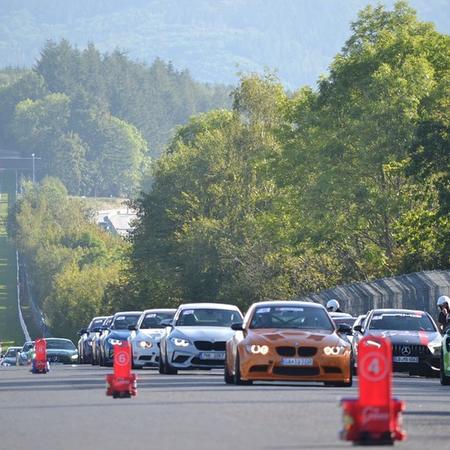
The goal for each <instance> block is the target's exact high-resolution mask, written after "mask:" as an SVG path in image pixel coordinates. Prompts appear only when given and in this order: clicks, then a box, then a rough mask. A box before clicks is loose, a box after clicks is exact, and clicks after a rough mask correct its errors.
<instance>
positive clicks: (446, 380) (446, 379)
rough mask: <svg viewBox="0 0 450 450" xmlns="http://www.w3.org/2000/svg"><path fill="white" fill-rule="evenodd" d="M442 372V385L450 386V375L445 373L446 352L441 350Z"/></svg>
mask: <svg viewBox="0 0 450 450" xmlns="http://www.w3.org/2000/svg"><path fill="white" fill-rule="evenodd" d="M439 372H440V377H439V378H440V380H441V384H442V386H450V377H448V376H447V375H445V371H444V354H443V352H442V351H441V369H440V370H439Z"/></svg>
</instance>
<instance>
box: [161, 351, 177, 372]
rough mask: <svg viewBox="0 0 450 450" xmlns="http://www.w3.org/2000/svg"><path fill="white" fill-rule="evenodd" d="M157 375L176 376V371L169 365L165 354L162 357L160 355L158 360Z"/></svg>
mask: <svg viewBox="0 0 450 450" xmlns="http://www.w3.org/2000/svg"><path fill="white" fill-rule="evenodd" d="M159 373H160V374H164V375H177V374H178V370H177V369H175V367H172V366H171V365H170V364H169V361H168V358H167V353H165V355H164V356H163V355H162V353H161V355H160V358H159Z"/></svg>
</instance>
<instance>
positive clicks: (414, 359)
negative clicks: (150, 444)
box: [392, 356, 419, 363]
mask: <svg viewBox="0 0 450 450" xmlns="http://www.w3.org/2000/svg"><path fill="white" fill-rule="evenodd" d="M392 359H393V361H394V362H398V363H418V362H419V357H418V356H394V357H393V358H392Z"/></svg>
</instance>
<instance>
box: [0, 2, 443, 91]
mask: <svg viewBox="0 0 450 450" xmlns="http://www.w3.org/2000/svg"><path fill="white" fill-rule="evenodd" d="M2 3H6V4H2V5H1V8H0V65H2V66H6V65H19V66H31V65H32V64H34V62H35V60H36V59H37V58H38V57H39V52H40V50H41V48H42V47H43V45H44V43H45V41H46V40H47V39H53V40H59V39H61V38H66V39H68V40H69V41H70V42H73V43H75V44H77V45H79V46H82V47H85V46H86V44H87V43H88V42H89V41H91V42H94V43H95V44H96V46H97V47H98V48H99V49H100V50H101V51H112V50H114V49H115V48H117V47H119V48H120V49H124V50H127V51H128V55H129V56H130V57H131V58H132V59H135V60H139V61H145V62H147V63H149V62H152V61H153V60H154V59H155V58H157V57H160V58H162V59H163V60H170V61H172V62H173V63H174V65H175V67H176V68H177V69H180V70H183V69H188V70H189V71H190V72H191V74H192V75H193V77H194V78H196V79H198V80H201V81H207V82H219V83H235V82H236V72H238V71H261V70H262V69H263V68H264V67H269V68H271V69H272V68H275V69H278V70H279V75H280V77H281V79H282V80H283V82H284V83H285V84H286V85H287V86H288V87H289V88H296V87H298V86H300V85H303V84H309V85H313V84H314V83H315V82H316V81H317V78H318V76H319V75H321V74H323V73H325V72H326V70H327V66H328V64H329V62H330V61H331V59H332V57H333V56H334V55H335V54H336V53H337V52H338V51H339V50H340V48H341V47H342V45H343V44H344V42H345V40H346V39H347V38H348V37H349V35H350V27H349V23H350V22H351V21H353V20H355V18H356V14H357V12H358V11H359V10H360V9H362V8H363V7H364V6H365V5H367V4H369V3H371V4H376V3H377V2H375V1H369V0H333V1H329V0H277V1H264V0H214V1H211V0H188V1H184V0H127V1H123V0H96V1H95V2H93V1H92V0H64V1H61V0H8V2H2ZM383 3H385V4H386V5H387V6H389V7H391V6H392V5H393V3H394V0H386V1H384V2H383ZM410 4H411V6H413V7H414V8H416V9H417V13H418V17H419V19H420V20H426V21H433V22H434V23H435V24H436V26H437V29H438V30H439V31H441V32H444V33H448V32H449V30H450V3H449V2H448V0H411V1H410Z"/></svg>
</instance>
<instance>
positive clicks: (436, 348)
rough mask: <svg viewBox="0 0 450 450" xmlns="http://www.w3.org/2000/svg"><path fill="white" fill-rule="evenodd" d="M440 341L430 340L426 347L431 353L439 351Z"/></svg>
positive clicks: (434, 353)
mask: <svg viewBox="0 0 450 450" xmlns="http://www.w3.org/2000/svg"><path fill="white" fill-rule="evenodd" d="M441 348H442V342H441V341H432V342H430V343H429V344H428V349H429V350H430V352H431V353H432V354H433V355H436V354H437V353H440V352H441Z"/></svg>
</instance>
